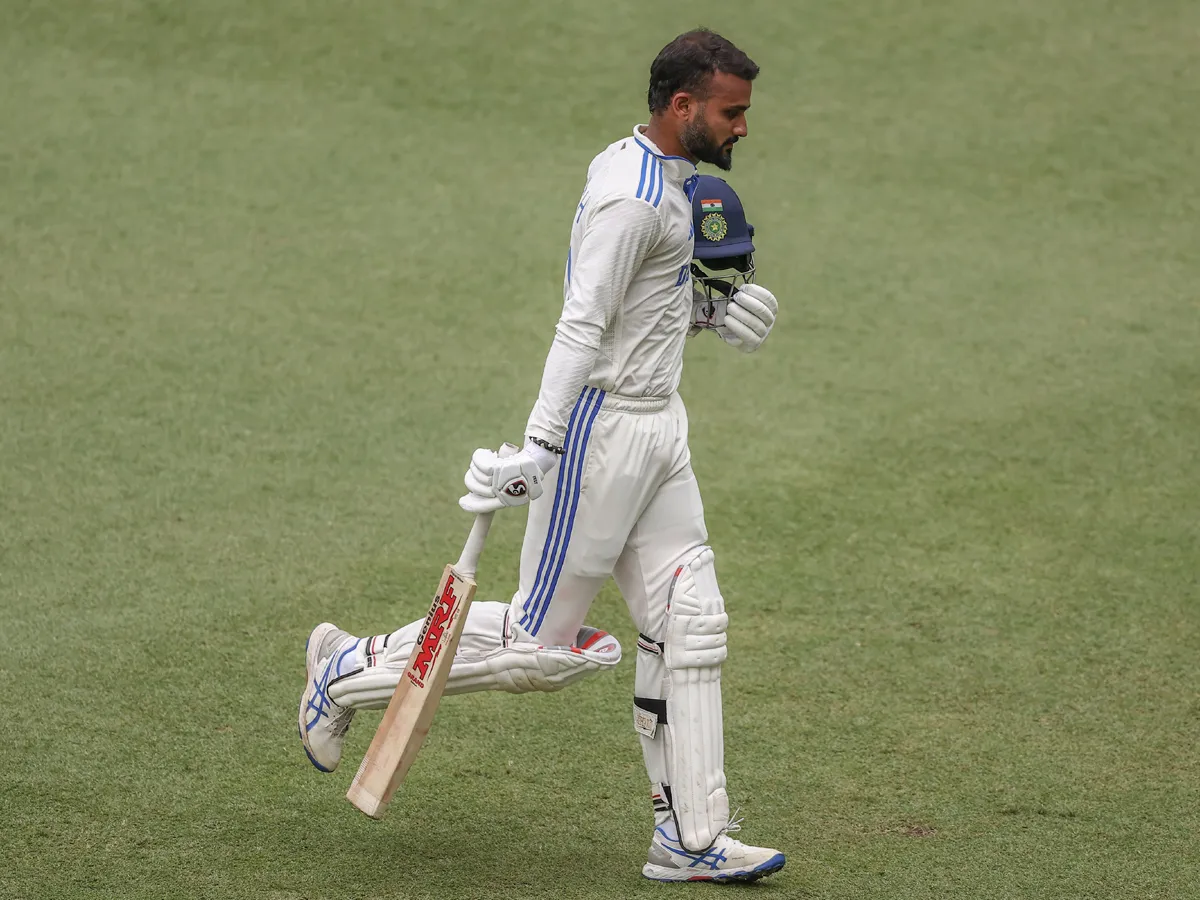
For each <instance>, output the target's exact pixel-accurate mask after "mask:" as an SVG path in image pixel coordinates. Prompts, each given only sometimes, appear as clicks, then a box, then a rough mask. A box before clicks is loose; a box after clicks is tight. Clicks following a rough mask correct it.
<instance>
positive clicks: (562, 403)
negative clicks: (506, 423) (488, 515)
mask: <svg viewBox="0 0 1200 900" xmlns="http://www.w3.org/2000/svg"><path fill="white" fill-rule="evenodd" d="M599 353H600V343H599V336H598V335H596V336H595V339H594V340H593V339H592V335H591V334H589V333H587V331H577V330H576V329H573V328H565V327H562V325H561V323H560V327H559V328H558V330H557V333H556V334H555V336H554V343H553V344H551V345H550V352H549V353H548V354H547V355H546V366H545V368H544V369H543V370H542V387H541V390H540V391H539V392H538V398H537V403H535V404H534V407H533V412H532V413H530V416H529V424H528V426H527V427H526V429H525V435H526V437H531V438H538V439H539V440H543V441H545V442H547V443H548V444H551V445H553V446H555V447H562V446H564V442H565V441H566V437H567V426H568V424H569V423H570V421H571V410H572V409H574V408H575V403H576V401H577V400H578V399H579V393H580V391H582V390H583V387H584V385H585V384H586V383H587V379H588V376H589V375H590V374H591V373H592V369H593V368H595V365H596V357H597V356H598V355H599Z"/></svg>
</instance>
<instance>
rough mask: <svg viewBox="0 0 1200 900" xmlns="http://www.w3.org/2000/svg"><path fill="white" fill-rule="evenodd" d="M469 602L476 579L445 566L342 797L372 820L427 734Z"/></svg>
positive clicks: (384, 807) (381, 811) (388, 799)
mask: <svg viewBox="0 0 1200 900" xmlns="http://www.w3.org/2000/svg"><path fill="white" fill-rule="evenodd" d="M474 597H475V579H474V578H468V577H464V576H463V575H462V574H460V573H459V572H458V571H457V570H456V569H455V567H454V566H452V565H448V566H446V569H445V571H444V572H443V573H442V580H441V583H440V584H439V585H438V589H437V593H435V594H434V598H433V604H432V605H431V606H430V607H429V614H428V615H427V616H426V617H425V625H424V627H423V628H422V629H421V634H420V636H419V637H418V638H417V644H416V646H415V647H414V648H413V651H412V653H411V654H410V656H409V658H408V664H407V665H406V666H405V667H404V674H403V675H402V676H401V677H400V683H399V684H398V685H397V686H396V691H395V693H393V694H392V699H391V700H390V701H389V702H388V707H387V710H386V711H385V712H384V714H383V720H382V721H381V722H380V723H379V729H378V730H377V731H376V732H375V737H374V738H373V739H372V740H371V746H370V747H368V748H367V753H366V755H365V756H364V757H363V761H362V765H361V766H359V767H358V774H356V775H355V776H354V781H352V782H351V784H350V790H349V791H347V792H346V799H347V800H349V801H350V802H351V803H353V804H354V805H355V806H356V807H358V809H360V810H362V811H363V812H364V813H366V814H367V815H368V816H370V817H371V818H373V819H381V818H383V815H384V813H385V812H386V811H387V807H388V804H389V803H390V802H391V800H392V796H393V795H394V794H395V793H396V789H397V788H398V787H399V786H400V784H401V782H403V781H404V776H405V775H407V774H408V770H409V768H410V767H411V766H412V764H413V761H414V760H415V759H416V758H417V753H418V752H419V751H420V749H421V744H422V742H424V740H425V736H426V735H427V734H428V733H429V726H430V725H432V724H433V716H434V713H436V712H437V708H438V704H439V703H440V702H441V699H442V693H443V691H445V689H446V679H447V678H448V677H449V675H450V666H451V665H452V664H453V662H454V652H455V650H456V649H457V648H458V642H459V639H460V638H461V637H462V631H463V625H464V624H465V623H466V621H467V609H468V608H469V607H470V605H471V601H472V600H473V599H474Z"/></svg>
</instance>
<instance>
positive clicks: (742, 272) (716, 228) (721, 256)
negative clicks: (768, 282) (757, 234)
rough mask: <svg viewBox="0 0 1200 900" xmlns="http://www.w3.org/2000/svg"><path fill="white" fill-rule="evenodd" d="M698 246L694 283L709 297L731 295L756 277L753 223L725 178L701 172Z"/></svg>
mask: <svg viewBox="0 0 1200 900" xmlns="http://www.w3.org/2000/svg"><path fill="white" fill-rule="evenodd" d="M692 220H693V228H694V231H695V240H696V245H695V249H694V250H693V252H692V257H693V259H692V283H693V284H694V285H695V286H696V288H697V289H698V290H700V291H701V292H702V293H703V294H704V295H705V297H707V298H708V299H709V300H723V299H726V298H728V297H732V296H733V295H734V293H735V292H736V291H737V289H738V288H739V287H741V285H743V284H745V283H747V282H750V281H753V280H754V226H753V225H751V224H750V223H749V222H747V221H746V212H745V210H744V209H743V208H742V201H741V200H740V199H739V198H738V195H737V193H736V192H735V191H734V190H733V188H731V187H730V186H729V184H728V183H726V182H725V180H724V179H721V178H717V177H716V176H714V175H700V176H698V180H697V182H696V187H695V190H694V191H693V193H692Z"/></svg>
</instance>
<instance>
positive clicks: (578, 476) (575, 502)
mask: <svg viewBox="0 0 1200 900" xmlns="http://www.w3.org/2000/svg"><path fill="white" fill-rule="evenodd" d="M603 402H604V392H603V391H601V392H600V399H599V400H597V401H596V405H595V406H593V407H592V413H591V415H590V416H589V417H588V420H587V427H586V428H585V429H584V432H583V442H582V444H581V445H580V448H579V458H578V459H577V460H575V461H574V462H575V490H574V492H573V497H572V499H571V514H570V516H569V517H568V518H567V533H566V537H565V538H564V539H563V549H562V553H560V554H559V555H558V564H557V565H556V566H555V567H554V578H553V579H551V581H550V586H549V587H548V588H547V589H546V591H545V596H544V597H543V598H542V601H541V611H540V612H539V613H538V617H537V622H535V623H534V625H533V629H532V631H530V634H534V635H536V634H537V633H538V630H539V629H540V628H541V627H542V621H543V620H544V619H545V618H546V611H547V610H548V609H550V601H551V599H552V598H553V597H554V589H555V588H557V587H558V576H559V575H561V574H562V568H563V563H564V562H566V559H567V551H568V550H570V548H571V531H572V530H573V529H574V527H575V511H576V510H577V509H579V495H580V494H581V493H582V490H581V488H582V485H583V464H584V460H585V459H586V457H587V445H588V439H589V438H590V437H591V436H592V423H593V422H595V421H596V416H597V415H598V414H599V413H600V406H601V404H603Z"/></svg>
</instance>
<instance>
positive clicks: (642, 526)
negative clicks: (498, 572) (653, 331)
mask: <svg viewBox="0 0 1200 900" xmlns="http://www.w3.org/2000/svg"><path fill="white" fill-rule="evenodd" d="M565 446H566V453H565V454H564V455H563V457H562V458H561V460H560V461H559V465H558V468H557V470H556V471H555V472H552V473H551V475H550V477H549V478H548V479H547V484H546V489H545V492H544V493H543V494H542V496H541V497H540V498H538V499H537V500H535V501H533V502H532V503H531V504H530V505H529V522H528V524H527V526H526V528H525V542H524V545H523V547H522V550H521V578H520V587H519V589H518V590H517V593H516V595H515V596H514V597H513V599H512V604H511V609H512V621H514V622H517V623H518V624H519V625H520V626H521V627H522V628H523V629H524V630H525V631H527V632H528V633H529V634H531V635H534V636H536V637H537V638H538V640H539V641H540V642H542V643H544V644H547V645H550V644H570V643H571V642H572V641H573V640H574V639H575V635H576V633H577V632H578V630H579V628H580V626H581V625H582V624H583V620H584V617H585V616H586V615H587V612H588V608H589V607H590V606H591V604H592V601H593V600H594V599H595V598H596V595H597V594H598V593H599V592H600V589H601V588H602V587H603V586H604V583H605V582H606V581H607V580H608V577H609V576H610V575H611V576H612V577H613V579H614V580H615V581H616V583H617V587H618V588H619V589H620V591H621V595H622V596H623V597H624V598H625V602H626V604H627V605H628V606H629V613H630V615H631V616H632V617H633V621H634V623H635V624H636V626H637V629H638V631H640V632H641V633H643V634H647V635H661V634H662V633H663V629H664V626H665V616H666V607H667V594H668V591H669V588H670V583H671V578H672V576H673V575H674V573H675V569H676V568H677V567H678V565H679V564H680V561H681V560H682V559H684V558H685V557H686V556H688V555H689V554H690V553H691V552H692V551H694V550H696V549H697V548H699V547H701V546H703V545H704V544H706V543H707V541H708V530H707V529H706V528H705V526H704V505H703V504H702V502H701V500H700V490H699V487H698V486H697V484H696V476H695V474H694V473H693V472H692V462H691V453H690V452H689V450H688V420H687V412H686V410H685V409H684V406H683V401H682V400H681V399H680V397H679V395H678V394H674V395H672V396H671V397H669V398H662V399H656V398H630V397H620V396H617V395H614V394H606V393H605V392H604V391H601V390H599V389H598V388H585V389H584V391H583V393H582V394H581V395H580V398H579V401H578V403H577V404H576V406H575V410H574V412H573V414H572V417H571V424H570V427H569V429H568V433H567V438H566V444H565Z"/></svg>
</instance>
